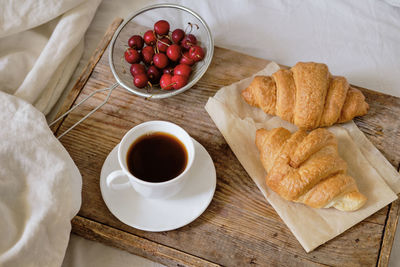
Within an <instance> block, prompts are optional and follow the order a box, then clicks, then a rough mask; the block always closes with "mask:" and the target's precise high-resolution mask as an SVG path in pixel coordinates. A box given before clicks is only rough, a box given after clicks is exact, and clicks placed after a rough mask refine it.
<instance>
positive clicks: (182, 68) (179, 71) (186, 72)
mask: <svg viewBox="0 0 400 267" xmlns="http://www.w3.org/2000/svg"><path fill="white" fill-rule="evenodd" d="M191 72H192V68H191V67H190V66H188V65H186V64H179V65H178V66H176V67H175V68H174V75H181V76H186V77H189V76H190V73H191Z"/></svg>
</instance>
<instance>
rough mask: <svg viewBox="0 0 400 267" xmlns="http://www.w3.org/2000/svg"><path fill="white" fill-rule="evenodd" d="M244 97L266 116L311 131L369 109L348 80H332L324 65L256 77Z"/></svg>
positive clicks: (299, 66)
mask: <svg viewBox="0 0 400 267" xmlns="http://www.w3.org/2000/svg"><path fill="white" fill-rule="evenodd" d="M242 97H243V98H244V100H245V101H246V102H247V103H248V104H250V105H252V106H256V107H259V108H261V109H262V110H263V111H264V112H265V113H267V114H271V115H277V116H279V117H281V118H282V119H284V120H286V121H289V122H291V123H294V124H295V125H297V126H298V127H299V128H301V129H309V130H311V129H315V128H318V127H326V126H331V125H333V124H335V123H341V122H346V121H350V120H352V119H353V118H354V117H356V116H362V115H365V114H367V111H368V108H369V106H368V104H367V103H366V102H365V97H364V95H363V94H362V93H361V92H360V91H359V90H357V89H355V88H353V87H351V86H349V83H348V82H347V80H346V78H344V77H340V76H332V75H331V74H330V73H329V70H328V67H327V66H326V65H325V64H322V63H314V62H306V63H304V62H299V63H297V64H296V65H295V66H294V67H292V68H291V69H290V70H286V69H280V70H278V71H276V72H275V73H273V74H272V76H256V77H255V78H254V80H253V81H252V83H251V84H250V86H249V87H247V88H246V89H245V90H243V91H242Z"/></svg>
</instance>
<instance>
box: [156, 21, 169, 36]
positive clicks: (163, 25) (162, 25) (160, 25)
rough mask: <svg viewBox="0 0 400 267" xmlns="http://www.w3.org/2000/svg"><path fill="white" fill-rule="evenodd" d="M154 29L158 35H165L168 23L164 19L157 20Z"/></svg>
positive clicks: (167, 30)
mask: <svg viewBox="0 0 400 267" xmlns="http://www.w3.org/2000/svg"><path fill="white" fill-rule="evenodd" d="M154 31H155V32H156V33H157V34H158V35H166V34H168V32H169V23H168V21H166V20H159V21H157V22H156V23H155V24H154Z"/></svg>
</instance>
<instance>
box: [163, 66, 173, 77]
mask: <svg viewBox="0 0 400 267" xmlns="http://www.w3.org/2000/svg"><path fill="white" fill-rule="evenodd" d="M163 73H164V74H171V75H173V74H174V67H172V66H168V67H165V68H164V69H163Z"/></svg>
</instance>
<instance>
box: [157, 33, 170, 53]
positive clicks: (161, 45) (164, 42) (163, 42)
mask: <svg viewBox="0 0 400 267" xmlns="http://www.w3.org/2000/svg"><path fill="white" fill-rule="evenodd" d="M170 44H171V41H170V40H169V39H168V38H165V37H164V38H161V39H160V40H157V47H158V50H159V51H160V52H163V53H165V52H166V51H167V49H168V46H169V45H170Z"/></svg>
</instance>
